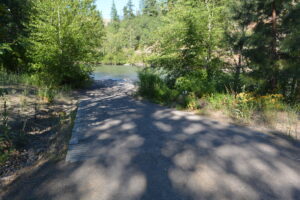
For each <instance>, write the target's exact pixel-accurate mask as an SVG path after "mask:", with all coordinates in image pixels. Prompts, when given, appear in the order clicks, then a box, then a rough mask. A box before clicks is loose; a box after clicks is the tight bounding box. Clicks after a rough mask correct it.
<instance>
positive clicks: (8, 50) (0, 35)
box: [0, 0, 31, 72]
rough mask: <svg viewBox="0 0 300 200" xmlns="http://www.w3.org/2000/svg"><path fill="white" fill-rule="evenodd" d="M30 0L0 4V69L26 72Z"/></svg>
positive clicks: (11, 0)
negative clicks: (25, 38)
mask: <svg viewBox="0 0 300 200" xmlns="http://www.w3.org/2000/svg"><path fill="white" fill-rule="evenodd" d="M30 7H31V1H30V0H4V1H1V3H0V27H1V29H0V67H3V68H5V69H6V70H9V71H11V72H23V71H26V70H27V67H26V61H27V58H26V56H25V51H26V43H24V42H23V41H22V38H23V37H26V36H27V33H28V32H27V30H26V28H25V26H26V24H27V23H28V13H29V11H30Z"/></svg>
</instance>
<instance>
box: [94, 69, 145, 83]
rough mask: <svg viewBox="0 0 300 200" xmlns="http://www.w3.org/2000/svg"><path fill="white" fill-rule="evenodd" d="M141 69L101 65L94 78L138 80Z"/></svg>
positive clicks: (95, 71)
mask: <svg viewBox="0 0 300 200" xmlns="http://www.w3.org/2000/svg"><path fill="white" fill-rule="evenodd" d="M139 70H141V67H135V66H115V65H99V66H97V67H96V68H95V70H94V73H93V75H92V76H93V78H94V79H95V80H105V79H112V80H128V79H129V80H132V81H137V80H138V71H139Z"/></svg>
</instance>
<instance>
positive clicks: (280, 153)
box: [4, 82, 300, 200]
mask: <svg viewBox="0 0 300 200" xmlns="http://www.w3.org/2000/svg"><path fill="white" fill-rule="evenodd" d="M100 85H101V84H100ZM132 91H133V87H132V85H131V84H129V83H116V82H106V83H105V82H103V84H102V85H101V86H100V87H99V86H98V87H95V88H94V89H92V90H90V91H88V92H87V93H86V94H85V96H84V98H83V99H82V100H81V103H80V106H79V109H78V113H77V118H76V124H75V127H74V130H73V136H72V139H71V141H70V145H69V150H68V153H67V157H66V161H63V162H60V163H55V164H53V166H44V167H41V168H40V169H38V170H37V171H35V172H33V173H32V174H31V175H30V176H28V178H27V179H26V180H24V181H23V185H22V184H21V185H22V187H18V188H15V189H12V190H11V191H10V192H9V193H8V194H7V196H5V197H4V199H9V200H14V199H16V200H17V199H22V200H27V199H28V200H29V199H30V200H32V199H43V200H44V199H58V200H69V199H70V200H77V199H78V200H190V199H191V200H192V199H193V200H202V199H203V200H210V199H211V200H215V199H216V200H227V199H228V200H235V199H237V200H243V199H245V200H256V199H257V200H258V199H264V200H267V199H270V200H275V199H282V200H299V199H300V145H299V142H295V141H292V140H290V139H287V138H284V137H280V136H275V135H271V134H265V133H260V132H257V131H254V130H251V129H249V128H245V127H239V126H235V125H230V124H226V123H222V122H219V121H215V120H213V119H209V118H205V117H201V116H198V115H195V114H192V113H188V112H183V111H176V110H173V109H170V108H166V107H162V106H159V105H155V104H152V103H149V102H145V101H138V100H135V99H134V98H132V97H131V96H130V95H129V94H130V93H131V92H132Z"/></svg>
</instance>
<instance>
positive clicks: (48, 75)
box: [26, 0, 104, 87]
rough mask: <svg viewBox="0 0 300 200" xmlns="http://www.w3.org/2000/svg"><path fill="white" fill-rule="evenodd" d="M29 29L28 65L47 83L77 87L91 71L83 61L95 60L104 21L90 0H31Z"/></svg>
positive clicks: (85, 79) (100, 41) (86, 78)
mask: <svg viewBox="0 0 300 200" xmlns="http://www.w3.org/2000/svg"><path fill="white" fill-rule="evenodd" d="M33 5H34V9H33V10H34V11H33V12H32V13H31V17H30V23H29V26H28V29H29V31H30V35H29V37H28V38H27V39H26V41H27V42H28V45H29V47H28V57H29V58H30V59H31V63H30V68H31V70H32V71H33V72H34V73H36V74H37V76H38V77H39V79H40V81H41V82H43V83H44V84H47V85H63V84H69V85H72V86H74V87H79V86H81V85H82V83H84V82H85V81H87V80H88V79H89V74H90V72H91V71H92V69H91V68H90V67H88V66H87V65H83V64H82V63H83V62H90V61H94V60H95V56H96V55H97V54H98V52H97V48H99V47H100V46H101V43H102V37H103V34H104V32H103V22H102V19H101V17H100V14H99V12H98V11H96V7H95V5H94V4H93V1H91V0H84V1H79V0H76V1H70V0H68V1H63V0H46V1H40V0H35V1H33Z"/></svg>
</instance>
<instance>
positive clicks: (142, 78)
mask: <svg viewBox="0 0 300 200" xmlns="http://www.w3.org/2000/svg"><path fill="white" fill-rule="evenodd" d="M138 92H139V94H140V95H142V96H144V97H146V98H149V99H151V100H153V101H155V102H157V103H170V102H172V101H175V100H176V98H177V96H178V94H179V92H178V91H177V90H172V89H170V88H169V87H168V86H167V84H166V83H165V82H164V81H163V79H162V78H161V77H160V76H158V75H157V74H156V73H155V71H154V70H151V69H145V70H143V71H141V72H139V91H138Z"/></svg>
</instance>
